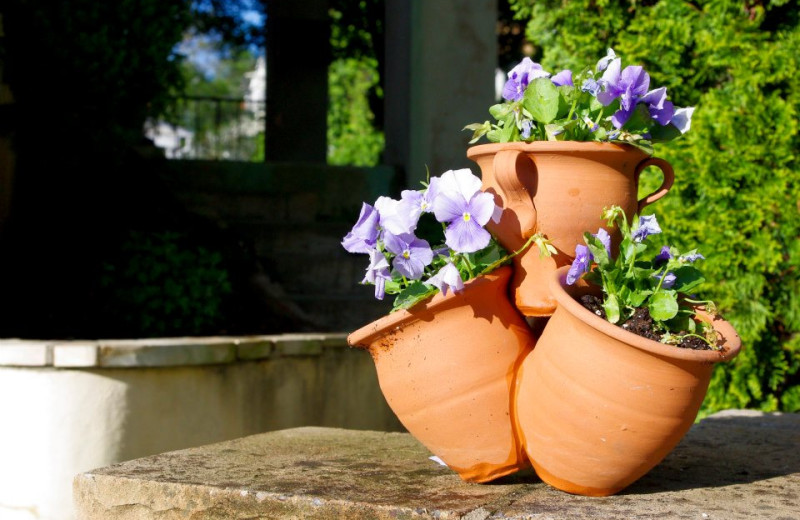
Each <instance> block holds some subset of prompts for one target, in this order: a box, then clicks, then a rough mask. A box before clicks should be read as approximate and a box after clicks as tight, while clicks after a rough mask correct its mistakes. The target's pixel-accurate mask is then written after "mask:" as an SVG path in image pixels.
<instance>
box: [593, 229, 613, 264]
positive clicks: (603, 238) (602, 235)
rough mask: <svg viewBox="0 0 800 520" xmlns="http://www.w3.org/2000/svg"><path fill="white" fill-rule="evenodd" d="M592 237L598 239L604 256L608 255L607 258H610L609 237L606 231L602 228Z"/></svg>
mask: <svg viewBox="0 0 800 520" xmlns="http://www.w3.org/2000/svg"><path fill="white" fill-rule="evenodd" d="M593 236H594V237H596V238H597V239H599V240H600V243H601V244H603V246H605V248H606V254H607V255H608V257H609V258H611V235H609V234H608V231H606V230H605V229H603V228H600V229H598V230H597V233H595V234H594V235H593Z"/></svg>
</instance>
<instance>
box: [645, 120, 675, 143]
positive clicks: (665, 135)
mask: <svg viewBox="0 0 800 520" xmlns="http://www.w3.org/2000/svg"><path fill="white" fill-rule="evenodd" d="M680 136H681V131H680V130H678V129H677V128H675V127H674V126H673V125H671V124H667V125H664V126H661V125H659V124H655V125H653V126H652V127H651V128H650V140H651V141H653V142H654V143H666V142H667V141H672V140H673V139H675V138H677V137H680Z"/></svg>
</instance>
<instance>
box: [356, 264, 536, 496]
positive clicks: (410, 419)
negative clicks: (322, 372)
mask: <svg viewBox="0 0 800 520" xmlns="http://www.w3.org/2000/svg"><path fill="white" fill-rule="evenodd" d="M510 277H511V268H510V267H503V268H501V269H498V270H496V271H494V272H493V273H492V274H490V275H486V276H482V277H479V278H476V279H473V280H471V281H469V282H467V283H466V284H465V285H464V290H463V291H462V292H460V293H457V294H453V293H448V295H447V296H442V295H441V294H437V295H436V296H434V297H433V298H432V299H430V300H429V301H427V302H423V303H420V304H417V305H415V306H414V307H413V308H411V309H410V310H408V311H397V312H394V313H391V314H389V315H387V316H384V317H383V318H381V319H379V320H377V321H374V322H372V323H370V324H369V325H367V326H365V327H362V328H361V329H359V330H357V331H355V332H353V333H352V334H350V336H349V337H348V338H347V341H348V343H349V344H350V345H352V346H354V347H361V348H366V349H368V350H369V353H370V354H371V355H372V358H373V360H374V361H375V367H376V369H377V372H378V382H379V383H380V387H381V390H382V391H383V395H384V397H386V401H387V402H388V403H389V406H390V407H391V408H392V410H393V411H394V413H395V414H396V415H397V417H398V418H399V419H400V421H401V422H402V423H403V425H404V426H405V427H406V428H407V429H408V431H409V432H410V433H411V434H412V435H413V436H414V437H416V438H417V440H419V441H420V442H421V443H422V444H424V445H425V447H427V448H428V449H429V450H430V451H431V452H432V453H433V454H434V455H437V456H438V457H439V458H441V459H442V460H443V461H444V462H445V463H446V464H447V465H448V466H449V467H450V468H451V469H453V470H454V471H456V472H457V473H458V474H459V475H460V476H461V478H462V479H464V480H467V481H471V482H487V481H489V480H493V479H495V478H498V477H502V476H504V475H508V474H510V473H513V472H515V471H517V470H520V469H524V468H527V467H530V464H529V463H528V461H527V460H526V458H525V456H524V453H523V451H522V445H521V443H520V441H519V439H518V437H517V434H516V431H515V429H514V428H513V424H514V422H513V410H514V407H513V394H514V388H515V378H516V373H517V368H518V367H519V364H520V363H521V362H522V359H523V358H524V357H525V356H526V355H527V354H528V353H529V352H530V351H531V349H532V348H533V345H534V338H533V335H532V334H531V332H530V330H529V329H528V327H527V324H526V323H525V321H524V318H523V317H522V316H521V315H520V314H519V313H518V312H517V310H516V309H515V308H514V307H513V306H512V305H511V302H510V301H509V300H508V296H507V288H508V281H509V279H510Z"/></svg>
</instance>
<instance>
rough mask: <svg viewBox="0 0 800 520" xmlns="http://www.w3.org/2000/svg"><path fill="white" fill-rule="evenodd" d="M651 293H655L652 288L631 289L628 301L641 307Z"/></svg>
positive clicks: (632, 305)
mask: <svg viewBox="0 0 800 520" xmlns="http://www.w3.org/2000/svg"><path fill="white" fill-rule="evenodd" d="M651 294H653V291H651V290H650V289H639V290H637V291H631V293H630V295H629V297H628V303H629V304H630V305H631V307H641V306H642V305H643V304H644V302H645V301H646V300H647V298H648V296H650V295H651Z"/></svg>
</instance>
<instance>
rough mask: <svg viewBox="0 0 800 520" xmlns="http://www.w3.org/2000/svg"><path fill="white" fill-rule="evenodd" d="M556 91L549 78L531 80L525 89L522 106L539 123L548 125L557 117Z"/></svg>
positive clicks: (557, 97)
mask: <svg viewBox="0 0 800 520" xmlns="http://www.w3.org/2000/svg"><path fill="white" fill-rule="evenodd" d="M558 100H559V95H558V89H557V88H556V86H555V85H553V82H552V81H550V79H549V78H538V79H535V80H533V81H532V82H531V83H530V84H529V85H528V88H526V89H525V97H524V98H523V100H522V104H523V106H524V107H525V109H526V110H527V111H528V112H530V113H531V116H533V118H534V119H535V120H537V121H539V122H540V123H545V124H546V123H550V122H552V121H553V120H555V119H556V117H557V116H558Z"/></svg>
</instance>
